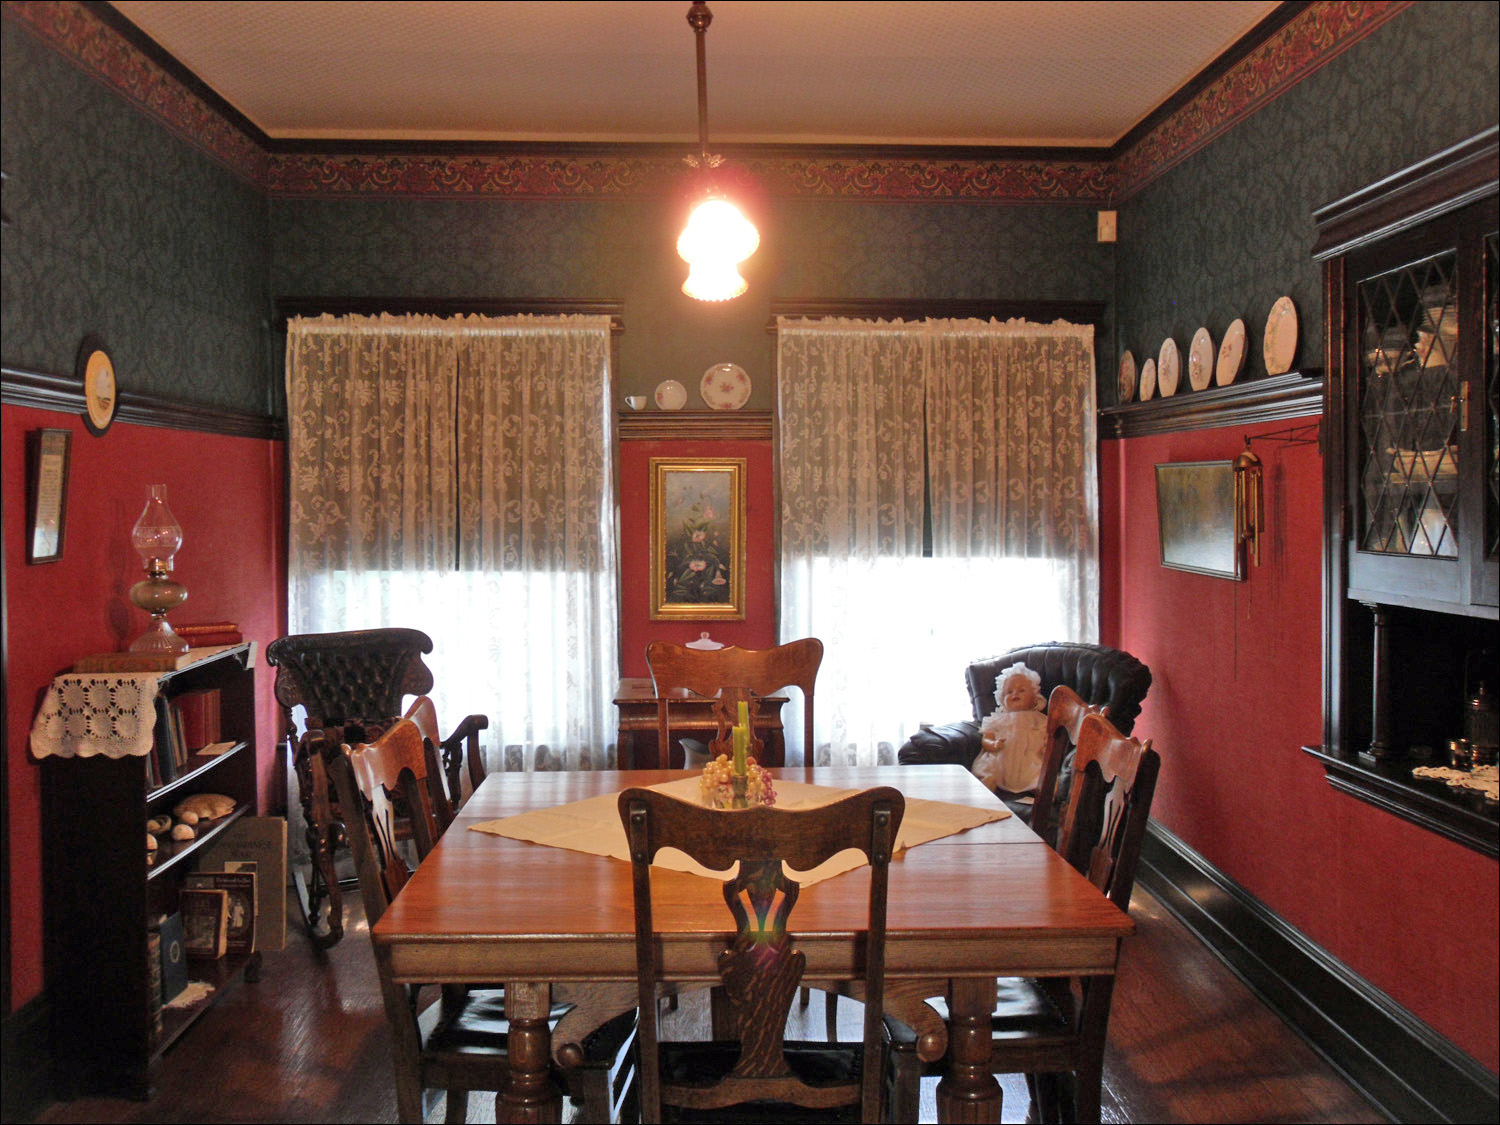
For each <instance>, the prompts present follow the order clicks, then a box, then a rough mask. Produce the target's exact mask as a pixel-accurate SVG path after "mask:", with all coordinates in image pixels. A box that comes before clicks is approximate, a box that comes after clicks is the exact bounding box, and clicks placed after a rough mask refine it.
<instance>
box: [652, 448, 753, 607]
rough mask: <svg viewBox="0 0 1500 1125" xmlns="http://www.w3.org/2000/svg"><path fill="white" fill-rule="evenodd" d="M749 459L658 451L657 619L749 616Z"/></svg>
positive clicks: (654, 592) (654, 574)
mask: <svg viewBox="0 0 1500 1125" xmlns="http://www.w3.org/2000/svg"><path fill="white" fill-rule="evenodd" d="M745 559H746V544H745V459H744V458H743V457H699V458H692V459H673V458H667V457H653V458H651V619H652V620H653V621H663V620H678V621H682V620H686V621H710V620H714V621H743V620H744V619H745Z"/></svg>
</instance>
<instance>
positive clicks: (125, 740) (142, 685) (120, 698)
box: [31, 672, 159, 758]
mask: <svg viewBox="0 0 1500 1125" xmlns="http://www.w3.org/2000/svg"><path fill="white" fill-rule="evenodd" d="M158 675H159V674H158V673H155V672H70V673H68V674H67V675H63V676H58V677H57V678H56V679H54V680H53V681H52V684H51V686H50V687H48V688H47V696H46V698H45V699H43V700H42V706H41V708H40V709H39V710H38V711H37V714H36V719H35V720H34V721H33V722H32V724H31V752H32V753H33V754H35V755H36V756H37V757H38V758H45V757H47V756H48V755H50V754H55V755H57V756H58V757H61V758H73V757H79V758H88V757H92V756H93V755H95V754H103V755H104V756H105V757H106V758H124V757H127V756H129V755H135V756H137V757H142V756H145V755H146V754H149V753H150V752H151V743H152V739H153V737H154V735H155V733H156V692H157V679H158Z"/></svg>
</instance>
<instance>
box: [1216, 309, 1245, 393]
mask: <svg viewBox="0 0 1500 1125" xmlns="http://www.w3.org/2000/svg"><path fill="white" fill-rule="evenodd" d="M1244 366H1245V322H1244V321H1243V320H1241V319H1240V318H1239V317H1235V318H1234V322H1233V323H1232V324H1230V326H1229V327H1228V328H1226V329H1225V330H1224V339H1223V341H1222V342H1221V343H1220V344H1219V362H1218V365H1217V366H1216V367H1215V368H1214V382H1215V383H1217V384H1218V385H1219V386H1221V387H1227V386H1229V384H1230V383H1232V382H1234V381H1235V379H1237V378H1239V374H1240V370H1241V369H1242V368H1243V367H1244Z"/></svg>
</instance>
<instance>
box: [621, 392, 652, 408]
mask: <svg viewBox="0 0 1500 1125" xmlns="http://www.w3.org/2000/svg"><path fill="white" fill-rule="evenodd" d="M646 402H647V399H646V396H645V395H626V396H625V405H626V406H628V407H630V409H632V410H644V409H646Z"/></svg>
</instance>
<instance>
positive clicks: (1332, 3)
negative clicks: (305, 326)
mask: <svg viewBox="0 0 1500 1125" xmlns="http://www.w3.org/2000/svg"><path fill="white" fill-rule="evenodd" d="M1410 4H1411V0H1316V2H1313V3H1306V4H1304V3H1302V0H1291V2H1288V3H1287V4H1284V5H1283V6H1282V8H1280V9H1278V10H1277V11H1275V12H1273V13H1272V14H1271V15H1270V16H1268V17H1267V18H1266V19H1265V20H1262V21H1261V23H1260V24H1258V25H1257V26H1256V27H1255V28H1253V29H1251V31H1250V32H1248V33H1247V34H1246V35H1245V36H1243V37H1242V38H1241V39H1240V40H1239V41H1238V42H1237V43H1235V44H1234V45H1233V46H1231V47H1230V48H1229V49H1228V50H1226V51H1224V52H1223V53H1222V54H1221V55H1220V56H1219V57H1218V58H1217V59H1216V60H1215V61H1214V62H1213V63H1211V64H1210V65H1209V66H1208V67H1207V68H1205V69H1204V71H1202V72H1201V73H1200V74H1199V76H1198V77H1197V78H1195V79H1194V80H1193V81H1192V82H1190V83H1189V84H1188V85H1187V86H1185V87H1184V88H1183V89H1182V90H1181V91H1179V93H1178V94H1176V95H1174V96H1173V97H1172V98H1170V99H1168V100H1167V101H1166V102H1164V103H1163V105H1162V106H1161V107H1159V108H1158V109H1157V110H1156V111H1153V113H1152V114H1151V115H1150V116H1148V117H1147V118H1146V119H1145V120H1143V121H1142V122H1141V123H1140V125H1138V126H1136V127H1135V128H1133V129H1131V130H1130V132H1129V133H1127V134H1126V135H1125V137H1123V138H1121V140H1120V141H1119V142H1117V143H1116V144H1115V145H1114V146H1112V147H1110V148H1108V149H1099V150H1090V149H1082V150H1081V149H1078V148H1055V149H1048V148H1036V149H1027V148H1016V147H1003V148H1001V147H997V148H995V149H986V148H984V147H982V146H952V147H943V146H922V145H913V146H901V145H872V146H862V145H838V146H813V145H809V146H805V147H803V146H796V145H768V146H755V145H743V146H721V147H723V148H724V150H725V152H726V154H730V155H734V156H735V157H736V159H737V160H740V161H743V162H744V166H745V168H746V169H747V172H748V174H749V175H751V176H753V177H755V178H756V180H757V187H758V189H759V190H761V191H763V192H764V193H765V194H767V195H768V196H770V197H773V198H823V199H860V200H879V201H914V202H947V203H966V204H986V203H1039V202H1074V203H1081V204H1100V203H1108V202H1117V201H1119V200H1121V199H1125V198H1128V197H1130V196H1131V195H1133V194H1135V193H1136V192H1138V191H1140V190H1141V189H1142V188H1144V187H1145V186H1146V185H1147V184H1149V183H1150V182H1152V181H1153V180H1154V179H1156V178H1157V177H1158V176H1160V175H1162V174H1163V173H1164V172H1166V171H1167V170H1169V169H1170V168H1172V167H1174V166H1175V165H1176V164H1178V163H1179V162H1181V161H1182V160H1184V159H1186V158H1187V157H1188V156H1190V155H1191V154H1192V153H1194V152H1196V151H1198V150H1199V149H1201V148H1202V147H1203V146H1205V145H1207V144H1209V143H1210V142H1211V141H1212V140H1213V139H1214V138H1215V137H1217V136H1219V135H1220V134H1222V133H1223V132H1224V131H1225V130H1227V129H1229V128H1230V127H1231V126H1233V125H1234V124H1236V123H1237V122H1239V121H1241V120H1243V119H1244V118H1245V117H1247V116H1249V115H1250V114H1252V113H1254V112H1255V111H1256V110H1258V109H1260V108H1261V107H1262V106H1264V105H1265V104H1266V103H1267V102H1268V101H1270V100H1272V99H1273V98H1275V97H1277V96H1279V95H1280V94H1282V93H1284V92H1285V91H1286V90H1288V89H1291V88H1292V87H1293V86H1295V85H1296V84H1297V83H1298V82H1300V81H1301V80H1302V79H1303V78H1305V77H1307V76H1308V75H1309V74H1312V73H1314V72H1315V71H1316V70H1318V69H1319V68H1321V67H1322V66H1323V65H1325V64H1326V63H1327V62H1329V61H1330V60H1331V59H1333V58H1335V57H1337V56H1338V55H1339V54H1341V53H1342V52H1343V51H1344V50H1346V49H1348V48H1349V47H1350V46H1352V45H1353V44H1355V43H1357V42H1359V41H1360V40H1361V39H1363V38H1364V37H1365V36H1366V35H1368V34H1369V33H1370V32H1372V31H1374V30H1375V29H1376V28H1378V27H1380V26H1381V25H1382V24H1384V23H1386V22H1387V21H1388V20H1390V19H1392V18H1393V17H1394V16H1396V15H1397V14H1399V13H1400V12H1402V11H1404V10H1405V9H1406V8H1407V7H1409V6H1410ZM4 15H5V17H6V18H8V19H12V20H15V21H17V22H18V23H20V24H21V25H23V26H25V27H26V28H28V29H29V30H30V31H31V32H32V33H33V34H35V35H36V36H37V37H38V38H40V39H41V40H42V41H43V42H45V43H46V44H47V45H48V46H50V47H51V48H52V49H54V50H55V51H57V52H58V53H59V54H61V55H63V56H64V57H66V58H68V59H70V60H71V61H72V62H73V63H74V64H75V65H76V66H78V67H80V68H81V69H83V70H84V71H86V72H87V73H89V74H90V75H91V76H93V77H94V78H96V79H97V80H99V81H101V82H103V83H104V84H105V85H107V86H109V87H110V88H111V89H114V90H115V91H116V92H118V93H119V94H120V95H121V96H123V97H125V98H126V99H128V100H129V101H131V102H132V103H133V104H135V105H136V106H138V107H139V108H141V109H142V110H143V111H144V112H146V113H148V114H150V115H151V116H153V117H155V118H157V119H158V120H160V121H161V122H162V123H163V124H164V125H165V126H166V127H167V128H168V129H170V130H171V131H172V132H173V133H175V134H176V135H177V136H179V137H182V138H183V139H184V140H186V141H188V142H189V143H190V144H193V145H194V146H196V147H198V148H199V149H201V150H203V151H204V152H206V153H208V154H209V155H211V156H213V157H214V158H215V159H217V160H218V161H220V162H221V163H223V164H224V165H225V166H227V167H228V168H230V169H231V170H232V171H234V172H236V173H237V174H238V175H240V176H242V177H243V178H245V179H246V180H248V181H249V182H251V183H252V184H253V185H254V186H256V187H258V188H259V189H261V190H263V191H266V192H268V193H269V194H271V195H274V196H278V197H288V196H291V197H332V198H337V197H341V196H343V197H347V196H360V197H363V196H372V195H384V196H420V197H429V196H434V197H450V198H508V199H609V198H633V197H640V196H650V195H657V194H661V193H670V192H675V191H676V190H677V188H676V184H677V183H678V182H679V175H678V173H680V170H681V162H680V157H681V152H682V146H674V145H660V144H608V143H600V144H587V145H573V144H567V145H563V144H550V145H549V144H514V145H511V144H500V145H496V144H479V143H474V144H465V143H460V142H440V143H432V142H426V143H424V142H412V143H400V142H369V141H347V142H324V141H318V142H309V141H287V140H275V139H272V138H269V137H268V136H267V135H266V134H265V133H264V132H262V131H261V130H260V129H259V128H257V127H256V126H255V125H254V124H253V123H252V122H250V121H249V120H248V119H246V118H245V117H244V116H243V115H242V114H240V113H239V112H238V111H237V110H235V109H234V108H233V107H232V106H230V105H229V104H228V103H227V102H225V101H224V99H223V98H221V97H219V96H218V95H217V94H215V93H214V92H213V91H212V90H211V89H209V88H208V87H207V86H206V85H205V84H204V83H203V82H202V81H201V80H200V79H198V77H197V76H196V75H194V74H193V73H192V72H191V71H189V70H188V69H187V68H186V67H184V66H183V65H182V64H181V63H180V62H178V61H177V60H176V59H175V58H174V57H173V56H172V55H171V54H170V53H169V52H167V51H166V50H164V49H163V48H161V47H160V46H159V45H158V44H156V43H155V41H154V40H152V39H151V38H150V37H149V36H147V35H146V34H145V33H144V32H142V31H140V30H139V28H136V27H135V25H133V24H131V23H130V21H128V20H127V19H125V17H124V16H122V15H120V14H119V13H118V12H117V11H115V10H114V9H113V8H111V7H110V6H109V5H108V4H106V3H102V2H101V0H61V2H44V0H5V4H4ZM1096 151H1097V155H1096V154H1095V153H1096Z"/></svg>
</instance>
